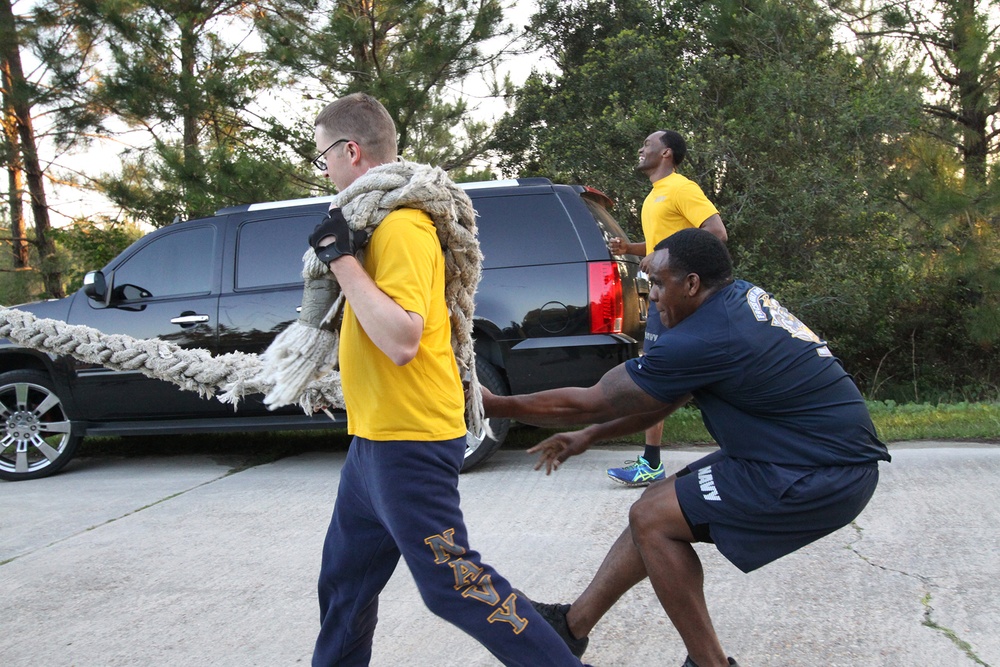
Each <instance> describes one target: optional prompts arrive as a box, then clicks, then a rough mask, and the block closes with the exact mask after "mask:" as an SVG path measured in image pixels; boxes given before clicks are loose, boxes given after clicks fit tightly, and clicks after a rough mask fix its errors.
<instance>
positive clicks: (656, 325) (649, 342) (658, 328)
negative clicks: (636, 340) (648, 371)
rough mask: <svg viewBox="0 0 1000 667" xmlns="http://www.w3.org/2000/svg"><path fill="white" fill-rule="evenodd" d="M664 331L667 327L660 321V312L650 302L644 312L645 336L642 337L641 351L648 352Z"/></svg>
mask: <svg viewBox="0 0 1000 667" xmlns="http://www.w3.org/2000/svg"><path fill="white" fill-rule="evenodd" d="M666 330H667V327H665V326H664V325H663V322H662V321H661V320H660V311H658V310H657V309H656V304H655V303H653V302H652V301H650V302H649V308H648V309H647V312H646V335H645V336H644V337H643V341H642V351H643V352H649V348H651V347H653V343H655V342H656V339H657V338H659V337H660V334H661V333H663V332H664V331H666Z"/></svg>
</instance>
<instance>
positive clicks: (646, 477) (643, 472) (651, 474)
mask: <svg viewBox="0 0 1000 667" xmlns="http://www.w3.org/2000/svg"><path fill="white" fill-rule="evenodd" d="M626 463H627V464H628V465H626V466H625V467H624V468H609V469H608V477H610V478H611V479H612V480H614V481H616V482H618V483H619V484H624V485H625V486H649V485H650V484H651V483H652V482H658V481H660V480H661V479H666V477H667V474H666V472H664V470H663V463H662V462H661V463H660V464H659V465H658V466H656V467H655V468H651V467H650V466H649V462H647V461H646V459H644V458H642V457H641V456H640V457H638V458H636V460H635V461H626Z"/></svg>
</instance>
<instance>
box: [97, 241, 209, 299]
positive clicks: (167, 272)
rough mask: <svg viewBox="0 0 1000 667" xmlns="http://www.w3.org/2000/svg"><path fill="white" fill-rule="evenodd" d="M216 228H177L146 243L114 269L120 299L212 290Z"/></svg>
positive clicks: (115, 283)
mask: <svg viewBox="0 0 1000 667" xmlns="http://www.w3.org/2000/svg"><path fill="white" fill-rule="evenodd" d="M215 261H216V251H215V227H213V226H204V227H194V228H186V229H179V230H177V231H176V232H173V233H170V234H164V235H163V236H161V237H159V238H157V239H155V240H153V241H151V242H150V243H148V244H146V245H145V246H144V247H143V248H142V249H140V250H139V251H138V252H137V253H135V254H134V255H132V256H131V257H129V258H128V259H127V260H125V262H124V263H123V264H122V265H121V266H119V267H118V268H116V269H115V277H114V289H115V292H116V293H117V294H118V296H119V298H123V299H125V300H132V299H135V298H140V297H141V298H148V297H165V296H178V295H181V294H204V293H208V292H211V291H212V269H213V267H214V266H215Z"/></svg>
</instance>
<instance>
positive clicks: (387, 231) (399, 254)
mask: <svg viewBox="0 0 1000 667" xmlns="http://www.w3.org/2000/svg"><path fill="white" fill-rule="evenodd" d="M364 268H365V271H366V272H367V273H368V275H370V276H371V277H372V279H373V280H374V281H375V284H376V285H378V287H379V289H381V290H382V291H383V292H385V293H386V294H388V295H389V297H390V298H392V300H393V301H395V302H396V303H398V304H399V305H400V306H401V307H402V308H403V309H404V310H408V311H411V312H414V313H417V314H418V315H420V316H421V317H423V318H424V330H423V333H422V334H421V337H420V348H419V350H418V351H417V356H416V357H415V358H414V359H413V360H412V361H410V363H408V364H406V365H404V366H397V365H396V364H395V363H393V361H392V360H391V359H389V357H387V356H386V355H385V353H383V352H382V351H381V350H380V349H378V347H376V346H375V344H374V343H373V342H372V341H371V339H370V338H369V337H368V334H366V333H365V331H364V329H362V328H361V324H360V323H359V322H358V319H357V317H356V316H355V314H354V311H353V310H352V309H351V306H350V304H347V307H346V308H345V310H344V321H343V324H342V325H341V329H340V352H339V355H340V381H341V386H342V387H343V390H344V403H345V405H346V407H347V429H348V432H350V433H352V434H354V435H356V436H359V437H362V438H367V439H369V440H450V439H451V438H457V437H459V436H462V435H464V434H465V431H466V429H465V396H464V393H463V391H462V381H461V378H460V377H459V374H458V365H457V364H456V362H455V354H454V352H453V351H452V348H451V322H450V319H449V317H448V306H447V304H446V303H445V298H444V286H445V272H444V253H443V252H442V251H441V244H440V242H439V241H438V237H437V233H436V232H435V230H434V223H433V221H432V220H431V219H430V217H429V216H428V215H427V214H426V213H424V212H423V211H418V210H416V209H407V208H404V209H398V210H395V211H393V212H391V213H390V214H389V215H387V216H386V217H385V219H384V220H383V221H382V222H381V224H379V226H378V227H377V228H376V230H375V232H374V233H373V234H372V238H371V241H370V242H369V243H368V247H367V249H366V250H365V257H364Z"/></svg>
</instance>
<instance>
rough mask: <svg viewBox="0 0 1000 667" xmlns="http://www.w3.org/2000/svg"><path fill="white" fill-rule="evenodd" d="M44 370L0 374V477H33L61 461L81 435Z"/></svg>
mask: <svg viewBox="0 0 1000 667" xmlns="http://www.w3.org/2000/svg"><path fill="white" fill-rule="evenodd" d="M54 386H55V385H54V383H53V382H52V380H51V379H49V377H48V375H46V374H45V373H42V372H40V371H35V370H18V371H9V372H7V373H3V374H0V419H2V420H3V421H2V422H0V426H2V429H3V430H2V431H0V479H7V480H11V481H18V480H26V479H37V478H39V477H47V476H49V475H52V474H55V473H56V472H58V471H59V470H60V469H61V468H62V467H63V466H65V465H66V464H67V463H68V462H69V461H70V459H72V458H73V454H74V452H75V451H76V448H77V446H79V444H80V441H81V440H83V438H82V437H81V436H78V435H75V434H74V433H73V425H72V422H71V420H70V416H69V414H68V413H67V411H66V404H65V401H64V400H63V397H61V396H59V394H58V393H57V392H56V389H55V388H54Z"/></svg>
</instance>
